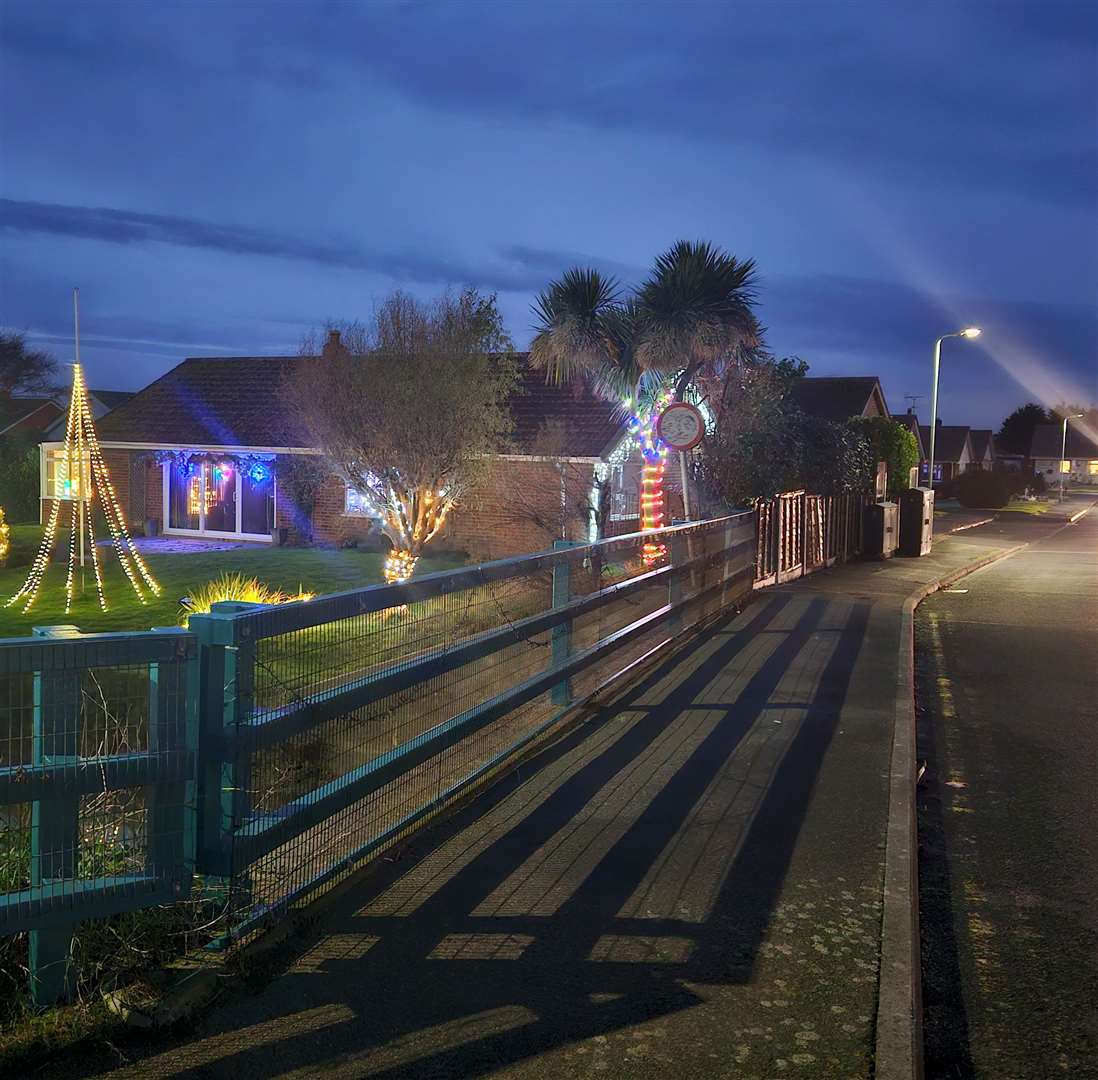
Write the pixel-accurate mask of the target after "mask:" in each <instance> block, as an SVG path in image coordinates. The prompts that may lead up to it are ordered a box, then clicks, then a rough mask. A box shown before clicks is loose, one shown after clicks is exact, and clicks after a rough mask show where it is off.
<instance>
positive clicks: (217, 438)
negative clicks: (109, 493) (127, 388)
mask: <svg viewBox="0 0 1098 1080" xmlns="http://www.w3.org/2000/svg"><path fill="white" fill-rule="evenodd" d="M520 359H522V360H523V361H525V354H520ZM302 364H315V365H318V372H317V378H318V390H320V389H322V374H321V372H322V368H321V367H320V365H322V364H323V361H322V360H321V359H319V358H317V357H296V356H240V357H216V358H199V359H190V360H184V361H183V363H181V364H179V365H178V366H177V367H174V368H173V369H172V370H171V371H169V372H168V373H167V374H166V375H163V376H161V377H160V378H159V379H157V380H156V382H154V383H151V384H150V385H148V386H146V387H145V389H144V390H141V391H139V392H138V393H137V394H135V395H134V396H133V397H132V398H130V399H129V400H128V401H125V402H123V403H122V404H121V405H119V406H118V407H117V408H115V409H113V410H112V411H111V412H109V413H108V414H107V415H106V416H104V417H103V419H102V420H100V421H99V422H98V425H97V429H98V431H99V437H100V439H101V440H103V441H104V442H137V443H153V444H156V445H164V446H188V445H190V446H241V447H245V446H247V447H261V446H265V447H307V446H308V445H309V439H308V435H307V433H306V432H305V430H304V427H303V425H302V424H301V423H300V421H299V420H298V418H297V417H296V416H294V415H293V414H292V413H291V412H290V410H288V409H287V408H286V405H285V402H284V390H285V386H286V381H287V378H288V376H289V375H290V374H291V373H292V372H293V371H295V370H296V369H298V368H299V367H300V365H302ZM510 404H511V412H512V415H513V417H514V431H513V434H512V441H513V443H514V448H515V452H516V453H523V452H527V453H529V452H538V450H539V448H540V444H542V443H543V442H545V441H546V440H545V438H544V437H543V434H542V433H543V432H545V431H546V426H547V425H549V427H550V428H552V427H556V428H558V429H559V431H560V434H561V435H563V436H565V438H564V439H562V440H557V441H558V442H560V441H563V442H565V443H566V444H567V446H566V448H564V449H563V450H562V451H561V450H558V451H557V452H564V453H566V454H568V455H570V456H575V457H599V456H601V455H602V454H603V453H604V452H605V451H606V450H607V449H608V448H609V446H610V444H611V443H612V442H613V441H615V439H616V437H617V436H618V435H619V434H620V433H621V431H622V427H623V422H622V419H621V418H620V417H619V416H618V415H617V413H616V409H615V406H614V405H612V404H611V403H609V402H606V401H603V400H601V399H599V398H596V397H594V396H593V395H592V394H590V393H589V392H588V391H586V390H578V389H574V388H572V387H571V386H559V387H558V386H548V385H546V383H545V378H544V376H543V375H542V374H541V373H540V372H532V371H529V370H525V372H524V375H523V378H522V381H521V385H520V387H519V388H518V390H517V391H516V393H515V394H514V395H513V396H512V398H511V402H510Z"/></svg>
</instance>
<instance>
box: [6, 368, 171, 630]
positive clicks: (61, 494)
mask: <svg viewBox="0 0 1098 1080" xmlns="http://www.w3.org/2000/svg"><path fill="white" fill-rule="evenodd" d="M63 460H64V473H63V475H62V476H59V477H57V478H56V479H55V482H54V490H53V492H52V493H51V496H52V505H51V507H50V515H49V520H48V521H47V523H46V528H45V531H44V532H43V534H42V542H41V544H40V545H39V548H38V553H37V555H36V556H35V558H34V562H33V563H31V568H30V570H29V572H28V573H27V578H26V580H25V581H24V582H23V587H22V588H21V589H20V590H19V591H18V592H17V593H16V594H15V595H14V596H13V597H11V599H9V600H8V601H7V606H9V607H10V606H11V605H12V604H15V603H17V602H18V601H19V600H23V601H24V603H23V611H24V612H27V611H29V610H30V609H31V606H32V605H33V604H34V601H35V600H36V599H37V597H38V592H39V589H40V588H41V585H42V581H43V579H44V578H45V576H46V571H47V569H48V568H49V562H50V552H51V551H52V550H53V548H54V544H55V543H56V540H57V527H58V522H59V520H60V516H61V514H60V512H61V504H62V503H63V502H68V503H70V504H71V512H70V515H69V557H68V567H67V572H66V576H65V613H66V614H68V612H69V611H70V609H71V607H72V602H73V594H74V591H75V590H74V584H75V578H76V555H77V549H78V547H79V551H80V562H81V566H82V565H83V558H84V547H85V543H88V544H90V546H91V560H92V568H93V570H94V573H95V587H96V593H97V596H98V599H99V606H100V607H101V608H102V609H103V610H104V611H106V610H107V601H106V595H105V593H104V590H103V575H102V569H101V566H100V563H99V553H98V551H97V550H96V546H95V533H94V530H93V521H94V518H93V514H92V505H91V504H92V501H93V500H94V499H95V498H96V497H98V499H99V502H100V504H101V506H102V508H103V517H104V519H105V520H106V522H107V529H108V531H109V532H110V534H111V542H112V544H113V546H114V550H115V553H116V554H117V555H118V561H119V564H120V565H121V567H122V570H123V572H124V573H125V574H126V577H127V578H128V579H129V581H130V584H131V585H132V586H133V590H134V592H135V593H136V594H137V597H138V599H139V600H140V601H141V602H142V603H145V602H146V601H145V596H144V593H143V591H142V587H141V581H143V582H144V584H145V585H146V586H147V587H148V588H149V589H150V590H151V591H152V592H153V593H156V594H159V592H160V586H159V585H158V584H157V583H156V581H155V579H154V578H153V576H152V574H151V573H149V569H148V567H147V566H146V565H145V563H144V561H143V560H142V558H141V556H140V554H139V553H138V551H137V547H136V545H135V544H134V542H133V539H132V538H131V537H130V534H129V530H128V529H127V528H126V521H125V515H124V514H123V513H122V507H121V505H120V504H119V502H118V496H117V495H116V494H115V490H114V485H113V484H112V483H111V479H110V473H109V471H108V469H107V463H106V461H105V460H104V459H103V451H102V449H101V448H100V446H99V438H98V436H97V435H96V433H95V423H94V420H93V418H92V414H91V406H90V405H89V404H88V395H87V387H86V386H85V383H84V373H83V370H82V369H81V367H80V365H79V364H74V365H73V375H72V396H71V398H70V399H69V412H68V419H67V422H66V425H65V450H64V458H63ZM78 536H79V538H80V539H79V545H78V542H77V538H78ZM138 578H140V579H141V581H139V580H138Z"/></svg>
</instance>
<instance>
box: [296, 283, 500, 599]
mask: <svg viewBox="0 0 1098 1080" xmlns="http://www.w3.org/2000/svg"><path fill="white" fill-rule="evenodd" d="M328 329H329V344H328V345H327V346H325V348H324V351H323V355H322V356H320V357H318V358H317V359H316V361H315V362H314V363H313V364H305V365H302V366H301V368H300V369H299V371H298V373H297V375H296V376H295V377H294V378H293V379H292V380H291V382H290V386H289V394H290V398H291V401H290V405H291V407H293V408H295V409H297V410H298V411H299V413H300V415H301V416H302V417H303V418H304V420H305V422H306V423H307V425H308V426H309V428H310V429H311V431H312V433H313V436H314V439H315V443H316V445H317V446H318V447H320V449H322V450H323V451H324V453H325V455H326V456H327V457H328V459H329V461H330V462H331V463H332V465H333V466H334V468H335V469H336V470H337V471H338V472H339V473H340V474H341V476H342V477H343V478H344V479H345V480H346V482H347V483H348V484H349V485H350V486H351V487H352V488H353V489H354V490H356V491H357V492H359V493H360V495H361V496H362V497H363V499H364V500H365V501H366V502H367V504H368V505H369V506H370V508H371V509H372V511H373V512H374V514H376V516H377V519H378V523H379V526H380V528H381V530H382V531H383V532H384V533H385V535H386V536H387V537H388V539H389V541H390V543H391V544H392V550H391V551H390V553H389V558H388V561H387V562H386V566H385V578H386V580H387V581H406V580H407V579H408V578H409V577H411V575H412V571H413V570H414V568H415V564H416V561H417V560H418V559H419V556H420V553H421V552H422V551H423V548H424V546H425V545H426V544H428V543H429V542H430V540H431V538H432V537H433V536H434V535H435V534H436V533H437V532H438V530H439V528H440V527H441V526H442V523H443V522H444V520H445V518H446V515H447V514H448V513H449V512H450V510H451V509H452V508H453V507H454V506H455V505H457V504H458V503H459V502H460V500H461V499H462V497H463V496H464V495H465V493H466V492H467V491H468V490H469V488H470V486H471V485H473V484H474V483H475V482H476V480H477V478H478V476H479V475H480V474H481V473H482V472H483V471H484V469H485V468H486V467H487V465H488V463H489V460H490V455H491V454H492V453H493V452H495V451H496V450H498V449H499V447H500V445H501V444H502V442H503V440H504V438H505V436H506V435H507V433H508V431H509V429H510V423H511V419H510V412H509V410H508V408H507V397H508V395H509V393H510V392H511V390H512V388H513V387H514V385H515V382H516V379H517V366H516V364H515V361H514V359H513V357H512V356H511V350H512V349H513V345H512V343H511V340H510V338H509V337H508V336H507V334H506V332H505V331H504V329H503V324H502V320H501V318H500V314H499V311H498V309H497V307H496V301H495V297H494V296H489V297H484V296H481V295H480V294H479V293H478V292H477V291H476V290H475V289H472V288H467V289H464V290H463V291H462V292H460V293H458V294H456V295H455V294H453V293H449V292H447V293H445V294H444V295H442V296H441V297H439V298H438V299H436V300H434V301H432V302H429V303H423V302H421V301H418V300H416V299H414V298H413V297H411V296H408V295H407V294H405V293H401V292H398V293H395V294H394V295H393V296H391V297H390V298H389V299H388V300H386V301H385V302H384V303H383V304H382V305H381V306H380V307H379V308H378V310H377V311H376V312H375V314H374V317H373V319H372V320H371V321H370V323H369V324H363V323H360V322H351V323H334V324H331V325H330V326H329V328H328ZM333 331H338V336H334V335H333V334H332V332H333ZM316 346H317V340H316V336H315V335H312V336H310V337H308V338H307V339H306V341H305V342H304V343H303V346H302V351H303V353H306V354H308V355H310V356H316V354H317V352H318V349H317V347H316Z"/></svg>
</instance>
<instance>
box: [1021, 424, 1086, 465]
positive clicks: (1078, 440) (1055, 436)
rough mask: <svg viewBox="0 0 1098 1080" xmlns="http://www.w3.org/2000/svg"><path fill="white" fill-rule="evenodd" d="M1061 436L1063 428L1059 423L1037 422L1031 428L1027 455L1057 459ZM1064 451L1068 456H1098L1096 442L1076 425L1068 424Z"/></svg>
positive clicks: (1058, 457)
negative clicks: (1031, 434)
mask: <svg viewBox="0 0 1098 1080" xmlns="http://www.w3.org/2000/svg"><path fill="white" fill-rule="evenodd" d="M1063 437H1064V430H1063V428H1062V427H1061V426H1060V425H1059V424H1038V425H1037V426H1036V427H1035V428H1034V429H1033V441H1032V442H1031V443H1030V450H1029V456H1030V457H1032V458H1053V459H1054V460H1056V461H1059V459H1060V450H1061V447H1062V441H1061V440H1062V439H1063ZM1065 453H1066V455H1067V457H1069V458H1098V442H1096V441H1095V440H1094V439H1091V438H1088V436H1087V435H1086V434H1085V433H1084V432H1083V431H1082V430H1081V429H1080V428H1079V427H1078V426H1077V425H1073V424H1068V433H1067V450H1066V451H1065Z"/></svg>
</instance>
